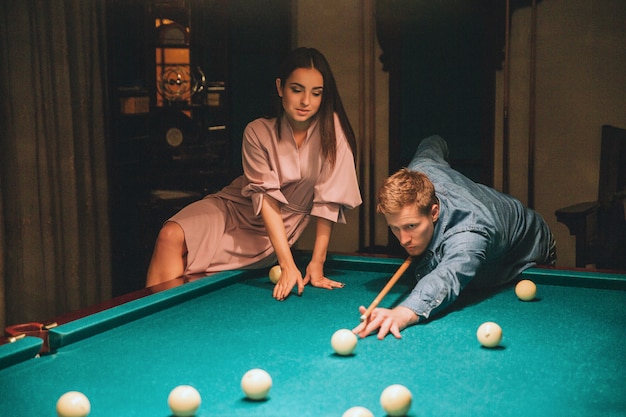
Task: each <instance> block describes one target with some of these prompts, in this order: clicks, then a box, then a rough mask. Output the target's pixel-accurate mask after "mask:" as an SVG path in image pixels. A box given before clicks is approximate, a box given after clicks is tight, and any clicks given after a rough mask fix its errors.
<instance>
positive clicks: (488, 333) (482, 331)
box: [476, 321, 502, 348]
mask: <svg viewBox="0 0 626 417" xmlns="http://www.w3.org/2000/svg"><path fill="white" fill-rule="evenodd" d="M476 337H477V338H478V341H479V342H480V344H481V345H483V346H484V347H488V348H492V347H496V346H498V345H499V344H500V341H502V328H501V327H500V326H499V325H498V324H497V323H494V322H492V321H488V322H485V323H483V324H481V325H480V326H479V327H478V330H477V331H476Z"/></svg>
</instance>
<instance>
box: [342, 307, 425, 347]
mask: <svg viewBox="0 0 626 417" xmlns="http://www.w3.org/2000/svg"><path fill="white" fill-rule="evenodd" d="M366 310H367V309H366V308H365V307H364V306H360V307H359V313H361V315H363V314H364V313H365V311H366ZM418 320H419V317H418V315H417V314H415V313H414V312H413V311H412V310H410V309H408V308H406V307H396V308H394V309H393V310H390V309H388V308H375V309H374V310H372V313H371V314H370V315H369V316H368V317H367V318H366V319H365V321H364V322H362V323H361V324H359V325H358V326H357V327H355V328H354V329H353V330H352V332H353V333H355V334H357V335H358V336H359V337H367V336H369V335H370V334H372V333H373V332H375V331H376V330H377V329H378V339H379V340H382V339H384V338H385V336H387V335H388V334H389V333H391V334H392V335H394V336H395V337H396V339H400V338H401V337H402V336H401V335H400V332H401V331H402V330H403V329H405V328H406V327H408V326H410V325H412V324H415V323H417V321H418Z"/></svg>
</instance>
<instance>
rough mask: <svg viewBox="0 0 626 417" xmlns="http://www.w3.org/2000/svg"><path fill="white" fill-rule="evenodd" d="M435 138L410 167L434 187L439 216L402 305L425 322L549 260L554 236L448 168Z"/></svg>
mask: <svg viewBox="0 0 626 417" xmlns="http://www.w3.org/2000/svg"><path fill="white" fill-rule="evenodd" d="M447 155H448V146H447V144H446V142H445V141H444V140H443V139H442V138H441V137H439V136H431V137H429V138H426V139H424V140H423V141H422V142H421V143H420V145H419V146H418V148H417V152H416V153H415V156H414V157H413V160H412V161H411V163H410V164H409V166H408V168H409V169H411V170H414V171H419V172H422V173H424V174H426V176H427V177H428V178H429V179H430V180H431V181H432V182H433V184H434V185H435V192H436V194H437V197H438V199H439V205H440V215H439V219H438V220H437V222H436V223H435V228H434V233H433V237H432V240H431V242H430V244H429V246H428V248H427V250H426V251H425V252H424V253H423V254H422V255H420V256H419V257H416V259H414V261H413V263H414V264H415V265H416V269H415V274H416V278H417V280H418V282H417V284H416V285H415V288H414V289H413V290H412V292H411V294H410V295H409V296H408V297H407V299H406V300H404V301H403V302H402V303H401V304H400V305H401V306H403V307H407V308H409V309H411V310H413V311H414V312H415V313H416V314H417V315H418V316H420V317H423V318H428V317H429V316H431V315H432V314H435V313H437V312H439V311H441V310H442V309H443V308H445V307H446V306H448V305H449V304H450V303H452V302H453V301H454V300H455V299H456V297H457V296H458V295H459V292H460V291H461V290H462V289H463V288H465V287H466V286H467V285H469V284H470V282H471V285H472V286H477V287H479V286H482V287H486V286H497V285H501V284H504V283H507V282H509V281H511V280H513V279H514V278H515V277H517V276H518V275H519V274H520V273H521V272H522V271H523V270H524V269H526V268H529V267H532V266H535V265H536V264H541V263H544V262H546V261H547V260H548V257H549V253H550V244H551V241H552V234H551V232H550V229H549V228H548V226H547V225H546V223H545V221H544V220H543V219H542V218H541V216H540V215H539V214H538V213H537V212H535V211H533V210H531V209H529V208H526V207H524V206H523V205H522V203H521V202H520V201H518V200H517V199H515V198H513V197H511V196H509V195H506V194H503V193H500V192H498V191H496V190H494V189H493V188H490V187H487V186H485V185H482V184H477V183H475V182H473V181H472V180H470V179H469V178H467V177H465V176H463V175H462V174H461V173H459V172H457V171H455V170H454V169H452V168H451V167H450V165H449V164H448V162H447V161H446V159H447Z"/></svg>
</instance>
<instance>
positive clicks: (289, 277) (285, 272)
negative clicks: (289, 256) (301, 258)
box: [272, 265, 306, 301]
mask: <svg viewBox="0 0 626 417" xmlns="http://www.w3.org/2000/svg"><path fill="white" fill-rule="evenodd" d="M296 284H297V285H298V295H302V292H303V291H304V286H305V284H306V283H305V282H304V279H303V278H302V274H301V273H300V270H299V269H298V268H297V267H296V266H295V265H293V266H292V267H287V268H281V273H280V278H279V279H278V282H277V283H276V285H275V286H274V291H273V293H272V296H273V297H274V298H275V299H277V300H278V301H283V300H285V298H287V297H288V296H289V294H290V293H291V290H292V289H293V287H294V286H296Z"/></svg>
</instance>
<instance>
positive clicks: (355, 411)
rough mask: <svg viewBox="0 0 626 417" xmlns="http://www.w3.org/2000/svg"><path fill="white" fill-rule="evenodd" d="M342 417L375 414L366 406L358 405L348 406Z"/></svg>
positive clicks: (361, 416) (368, 416)
mask: <svg viewBox="0 0 626 417" xmlns="http://www.w3.org/2000/svg"><path fill="white" fill-rule="evenodd" d="M341 417H374V414H373V413H372V412H371V411H370V410H368V409H367V408H365V407H361V406H356V407H351V408H348V409H347V410H346V411H345V412H344V413H343V414H342V415H341Z"/></svg>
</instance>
